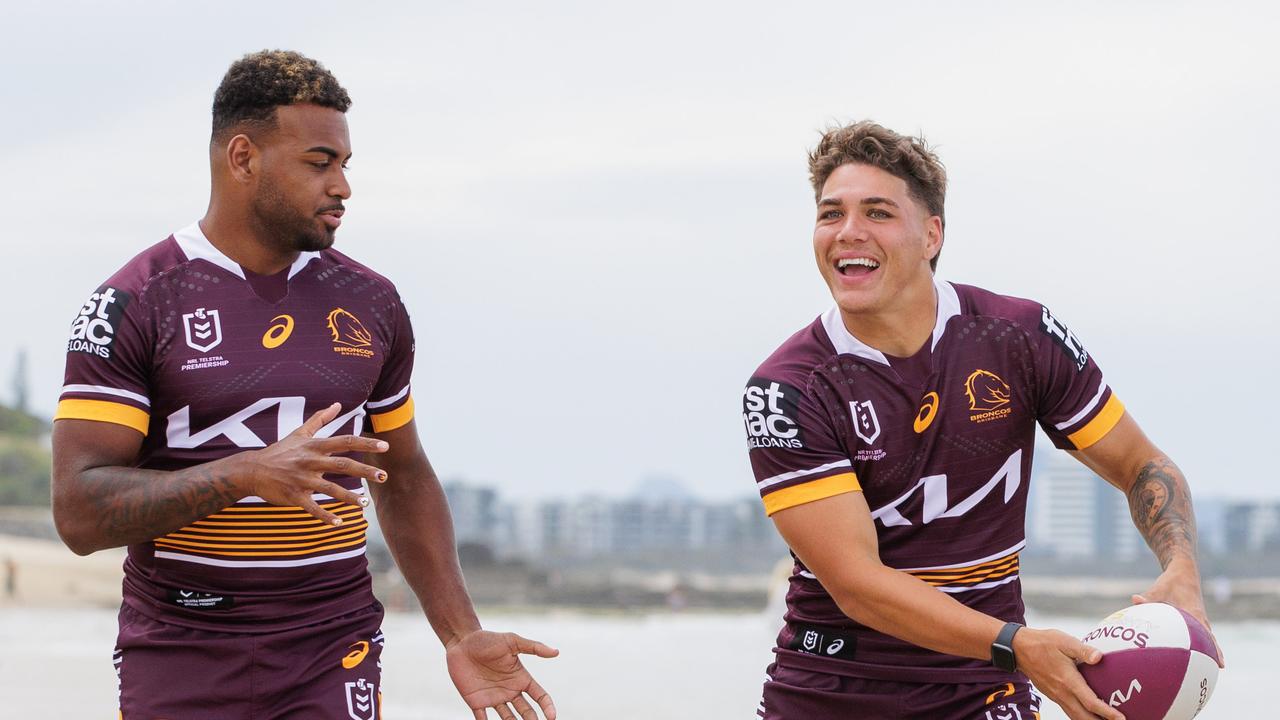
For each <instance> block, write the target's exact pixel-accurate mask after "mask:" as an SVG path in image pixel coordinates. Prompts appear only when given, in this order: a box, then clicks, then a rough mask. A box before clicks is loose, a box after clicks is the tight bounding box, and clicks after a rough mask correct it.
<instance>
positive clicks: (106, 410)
mask: <svg viewBox="0 0 1280 720" xmlns="http://www.w3.org/2000/svg"><path fill="white" fill-rule="evenodd" d="M53 419H54V420H96V421H98V422H109V423H112V424H114V425H123V426H125V427H127V428H133V429H134V430H137V431H138V432H140V433H142V434H143V435H146V434H147V430H148V428H150V426H151V416H150V415H149V414H147V412H146V411H145V410H139V409H138V408H136V407H133V406H132V405H123V404H121V403H116V402H111V401H109V400H77V399H71V400H59V401H58V409H57V411H56V412H54V414H53Z"/></svg>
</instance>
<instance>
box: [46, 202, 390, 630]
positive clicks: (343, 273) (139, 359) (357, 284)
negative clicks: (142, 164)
mask: <svg viewBox="0 0 1280 720" xmlns="http://www.w3.org/2000/svg"><path fill="white" fill-rule="evenodd" d="M413 353H414V341H413V331H412V328H411V326H410V323H409V317H408V314H407V312H406V311H405V308H404V306H403V304H402V303H401V301H400V297H399V295H398V294H397V293H396V290H395V287H394V286H393V285H392V284H391V283H390V281H388V280H386V279H385V278H383V277H382V276H380V275H378V274H376V273H374V272H373V271H371V270H369V269H368V268H366V267H364V266H362V265H360V264H358V263H356V262H355V261H353V260H351V259H350V258H348V257H346V256H345V255H343V254H341V253H339V252H336V251H334V250H325V251H322V252H308V253H302V254H301V255H300V256H299V257H298V259H297V261H296V262H295V263H294V264H293V265H292V266H291V267H289V268H287V269H285V270H284V271H282V272H280V273H279V274H277V275H273V276H259V275H255V274H253V273H251V272H249V271H246V270H244V269H243V268H241V267H240V266H239V265H237V264H236V263H235V262H233V261H232V260H230V259H229V258H227V257H226V256H225V255H223V254H222V253H221V252H219V251H218V250H217V248H215V247H214V246H213V244H212V243H210V242H209V241H208V239H207V238H205V236H204V234H203V233H202V232H201V230H200V227H199V226H198V225H197V224H192V225H191V226H189V227H187V228H185V229H183V230H181V231H179V232H177V233H174V234H173V235H172V236H170V237H168V238H166V239H165V240H164V241H162V242H160V243H158V244H156V245H154V246H152V247H151V248H148V249H147V250H145V251H143V252H142V253H140V254H139V255H137V256H136V257H134V258H133V259H132V260H131V261H129V262H128V263H127V264H126V265H125V266H124V267H123V268H121V269H120V270H119V271H118V272H116V273H115V274H114V275H113V276H112V277H111V278H109V279H108V280H107V281H106V283H105V284H103V285H102V287H100V288H98V289H97V290H95V291H94V292H93V293H92V294H91V295H90V296H89V298H88V299H87V300H86V301H85V303H84V305H83V306H82V307H81V308H80V309H79V311H78V313H77V315H76V317H75V318H74V320H73V321H72V324H71V336H70V339H69V341H68V343H67V366H66V384H65V385H64V387H63V388H62V395H61V398H60V400H59V403H58V410H57V414H56V416H55V418H56V419H77V420H93V421H99V422H107V423H115V424H118V425H123V426H126V427H130V428H133V429H134V430H137V431H138V432H139V433H142V435H143V436H144V437H143V441H142V447H141V451H140V456H139V458H138V466H139V467H142V468H149V469H155V470H176V469H181V468H186V467H190V466H192V465H196V464H199V463H204V462H208V461H211V460H215V459H218V458H222V457H226V456H228V455H231V454H234V453H238V452H242V451H244V450H250V449H254V448H262V447H265V446H267V445H270V444H272V443H274V442H276V441H277V440H280V439H281V438H283V437H285V436H286V435H288V434H289V433H291V432H293V431H294V430H295V429H297V428H298V427H299V426H300V425H302V423H303V421H304V420H305V419H306V418H307V417H309V416H310V415H311V414H313V413H315V412H317V411H319V410H322V409H324V408H325V407H327V406H329V405H331V404H332V403H334V402H337V403H340V404H341V406H342V409H341V411H340V415H339V416H338V417H337V418H336V419H335V420H334V421H333V422H331V423H329V424H328V425H326V426H325V427H324V428H323V429H321V431H320V432H319V433H318V435H319V436H321V437H328V436H334V435H344V434H357V435H358V434H360V433H361V432H362V431H365V430H367V429H372V430H373V431H386V430H392V429H395V428H397V427H400V426H403V425H405V424H406V423H408V422H409V421H410V420H412V419H413V398H412V396H411V394H410V388H409V381H410V375H411V372H412V369H413ZM326 477H327V479H329V480H332V481H333V482H336V483H337V484H339V485H341V486H343V487H345V488H347V489H350V490H355V491H357V492H363V490H362V489H361V488H362V484H361V482H360V479H359V478H355V477H340V476H333V475H329V476H326ZM313 498H314V499H315V500H316V502H317V503H319V504H320V506H321V507H325V508H327V509H328V510H329V511H330V512H333V513H334V514H335V515H337V516H338V517H341V518H343V524H342V525H340V526H337V527H334V526H331V525H327V524H325V523H323V522H322V521H320V520H317V519H316V518H314V517H312V516H311V515H309V514H307V513H306V512H304V511H303V510H302V509H301V508H298V507H279V506H275V505H271V504H269V503H266V502H264V501H263V500H262V499H261V498H257V497H246V498H243V499H242V500H240V501H239V502H237V503H235V504H234V505H232V506H231V507H228V508H225V509H223V510H220V511H219V512H217V513H214V514H213V515H210V516H209V517H206V518H203V519H200V520H198V521H196V522H194V523H192V524H191V525H189V526H188V527H184V528H182V529H180V530H177V531H175V532H172V533H169V534H168V535H165V536H163V537H158V538H155V539H154V540H153V541H151V542H147V543H141V544H137V545H132V546H130V547H129V552H128V558H127V560H126V561H125V565H124V570H125V581H124V599H125V602H126V603H127V604H128V605H129V606H131V607H133V608H134V609H136V610H137V611H138V612H141V613H143V614H145V615H147V616H150V617H153V618H155V619H158V620H162V621H165V622H169V623H173V624H177V625H184V626H187V627H193V628H200V629H210V630H223V631H226V630H228V629H229V628H234V629H235V630H236V631H239V632H266V631H273V630H280V629H286V628H290V627H295V626H299V625H305V624H311V623H316V622H321V621H323V620H326V619H328V618H331V617H336V616H339V615H343V614H345V613H349V612H352V611H354V610H358V609H360V608H363V607H366V606H368V605H369V604H370V603H372V602H373V595H372V591H371V588H370V578H369V573H368V567H367V562H366V559H365V554H364V553H365V531H366V527H367V523H366V521H365V518H364V513H363V510H362V509H361V508H360V507H357V506H353V505H349V504H346V503H343V502H340V501H337V500H335V499H333V498H331V497H329V496H327V495H323V494H316V495H314V496H313Z"/></svg>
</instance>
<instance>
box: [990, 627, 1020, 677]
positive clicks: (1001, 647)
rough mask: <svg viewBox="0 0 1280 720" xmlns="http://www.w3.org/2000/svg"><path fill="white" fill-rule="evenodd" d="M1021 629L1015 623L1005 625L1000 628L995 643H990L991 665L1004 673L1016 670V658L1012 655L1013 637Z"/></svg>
mask: <svg viewBox="0 0 1280 720" xmlns="http://www.w3.org/2000/svg"><path fill="white" fill-rule="evenodd" d="M1021 629H1022V626H1021V625H1019V624H1018V623H1016V622H1011V623H1005V624H1004V627H1002V628H1000V634H999V635H997V636H996V641H995V642H993V643H991V664H992V665H995V666H996V667H998V668H1000V669H1001V670H1004V671H1005V672H1014V671H1016V670H1017V669H1018V658H1016V657H1014V655H1013V636H1014V635H1016V634H1017V632H1018V631H1019V630H1021Z"/></svg>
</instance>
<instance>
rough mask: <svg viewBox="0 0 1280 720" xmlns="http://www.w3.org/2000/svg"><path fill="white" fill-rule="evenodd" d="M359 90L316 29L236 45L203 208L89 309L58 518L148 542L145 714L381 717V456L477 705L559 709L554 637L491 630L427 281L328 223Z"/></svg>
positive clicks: (341, 181)
mask: <svg viewBox="0 0 1280 720" xmlns="http://www.w3.org/2000/svg"><path fill="white" fill-rule="evenodd" d="M350 104H351V101H350V98H349V97H348V95H347V92H346V90H344V89H343V88H342V87H341V86H340V85H339V84H338V82H337V80H336V79H335V78H334V77H333V75H331V74H330V73H329V72H328V71H327V70H325V69H324V68H323V67H322V66H321V65H320V64H319V63H317V62H315V61H314V60H311V59H308V58H306V57H303V56H302V55H299V54H297V53H293V52H282V51H264V52H260V53H255V54H252V55H247V56H245V57H244V58H242V59H241V60H239V61H237V62H236V63H234V64H233V65H232V66H231V68H230V69H229V70H228V71H227V74H226V76H225V77H224V78H223V80H222V83H221V85H220V86H219V87H218V90H217V93H216V94H215V96H214V103H213V137H212V140H211V142H210V146H209V158H210V167H211V174H212V191H211V197H210V203H209V209H208V211H207V213H206V214H205V216H204V218H202V219H201V220H200V221H198V222H195V223H192V224H191V225H189V226H187V227H185V228H183V229H181V230H179V231H177V232H175V233H173V234H172V235H171V236H169V237H168V238H166V239H165V240H163V241H161V242H160V243H158V244H156V245H154V246H152V247H150V248H148V249H147V250H144V251H143V252H142V253H140V254H139V255H137V256H136V257H135V258H133V259H132V260H130V261H129V262H128V263H127V264H126V265H125V266H124V267H123V268H122V269H121V270H119V271H118V272H116V273H115V274H114V275H113V276H111V278H109V279H108V280H107V281H106V283H104V284H103V285H102V286H101V287H99V288H98V289H97V290H96V291H95V292H94V293H93V294H92V295H90V296H89V299H88V301H86V302H85V304H84V306H83V307H82V308H81V309H80V312H79V314H78V315H77V317H76V319H75V321H74V322H73V323H72V327H71V339H70V341H69V342H68V346H67V370H66V385H65V386H64V387H63V392H62V396H61V399H60V401H59V404H58V411H57V414H56V417H55V419H56V422H55V423H54V430H53V454H54V473H53V503H54V504H53V511H54V519H55V521H56V522H57V526H58V532H59V533H60V534H61V535H62V538H63V539H64V541H65V542H66V543H67V545H68V546H69V547H71V549H73V550H74V551H76V552H77V553H80V554H88V553H91V552H93V551H95V550H100V549H102V548H109V547H119V546H128V550H129V553H128V558H127V559H126V560H125V564H124V604H123V606H122V607H121V610H120V633H119V639H118V644H117V648H116V652H115V665H116V671H117V674H118V676H119V680H120V712H121V715H122V717H123V718H124V720H133V719H134V718H159V717H166V718H182V719H183V720H193V719H200V718H208V719H210V720H214V719H216V720H249V719H250V718H254V719H259V718H261V719H270V718H307V719H308V720H312V719H318V720H325V719H326V718H332V719H334V720H337V719H341V720H352V719H354V720H373V719H374V718H380V717H381V716H382V715H381V694H382V693H381V668H382V664H381V659H380V658H381V651H382V645H383V635H382V632H381V630H380V629H379V627H380V624H381V621H382V615H383V611H382V606H381V605H380V604H379V603H378V602H377V600H376V599H375V598H374V596H373V593H372V589H371V582H370V576H369V571H368V565H367V562H366V559H365V530H366V527H367V522H366V520H365V517H364V512H365V508H366V507H368V505H369V498H368V497H367V496H366V495H365V491H364V489H363V483H362V482H361V478H367V479H369V480H370V481H371V483H370V486H369V487H370V492H371V493H372V496H373V499H374V500H375V501H376V503H375V504H376V507H377V512H378V517H379V519H380V520H381V525H382V529H383V533H384V535H385V537H386V540H387V544H388V545H389V547H390V549H391V552H392V554H393V555H394V556H395V559H396V561H397V563H398V564H399V566H400V569H401V571H402V573H403V574H404V576H405V578H406V579H407V580H408V582H409V584H410V585H411V586H412V587H413V589H414V591H415V592H416V593H417V595H418V598H419V600H420V601H421V603H422V607H423V609H424V610H425V612H426V615H427V619H428V621H429V622H430V623H431V626H432V628H434V630H435V631H436V633H437V635H438V636H439V637H440V640H441V641H442V642H443V643H444V644H445V646H446V648H447V651H446V659H447V664H448V670H449V673H450V675H451V677H452V678H453V681H454V684H455V685H456V686H457V688H458V691H459V693H460V694H461V695H462V697H463V699H464V701H465V702H466V703H467V705H468V706H469V707H470V708H471V709H472V710H473V712H474V715H475V717H476V718H478V719H480V720H483V718H485V717H486V713H487V710H486V709H487V708H491V709H493V710H495V711H496V712H497V713H498V715H499V716H500V717H502V718H507V719H509V720H510V719H513V718H515V717H516V715H517V713H518V714H519V716H520V717H521V718H524V719H525V720H533V719H534V718H536V716H537V712H536V711H535V710H534V709H533V706H534V705H537V706H539V707H540V708H541V709H542V711H543V713H544V714H545V716H546V717H547V718H548V720H553V719H554V718H555V707H554V705H553V704H552V702H551V698H550V696H548V695H547V693H546V691H544V690H543V689H542V688H541V687H540V686H539V685H538V683H537V682H536V681H534V680H533V678H532V677H530V675H529V673H528V672H527V671H526V670H525V669H524V667H523V666H522V664H521V662H520V660H519V658H518V655H519V654H520V653H533V654H536V655H539V656H542V657H552V656H554V655H555V654H556V651H555V650H553V649H551V648H549V647H547V646H546V645H543V644H542V643H536V642H532V641H529V640H526V639H524V638H521V637H519V636H517V635H514V634H512V633H493V632H488V631H485V630H482V629H481V628H480V623H479V621H478V620H477V618H476V614H475V611H474V609H473V608H472V606H471V601H470V598H469V597H468V595H467V591H466V588H465V585H464V584H463V579H462V574H461V571H460V570H459V567H458V562H457V554H456V551H455V549H454V540H453V527H452V523H451V521H450V518H449V510H448V506H447V504H446V502H445V497H444V493H443V492H442V490H441V488H440V484H439V482H438V481H437V479H436V477H435V474H434V472H433V471H432V469H431V465H430V463H429V462H428V461H427V458H426V455H425V454H424V452H423V450H422V446H421V445H420V444H419V441H418V432H417V429H416V426H415V423H414V409H413V407H414V406H413V398H412V394H411V393H410V382H409V381H410V374H411V373H412V370H413V355H414V340H413V330H412V327H411V326H410V323H409V316H408V314H407V312H406V311H405V308H404V304H403V303H402V302H401V300H400V296H399V294H398V293H397V292H396V289H395V287H394V286H393V285H392V284H391V282H390V281H388V280H387V279H386V278H384V277H382V276H381V275H378V274H377V273H375V272H373V271H372V270H370V269H369V268H367V267H365V266H363V265H361V264H359V263H357V262H355V261H354V260H352V259H350V258H349V257H347V256H346V255H343V254H342V253H339V252H337V251H335V250H333V249H332V248H331V246H332V245H333V242H334V235H335V232H336V231H337V229H338V227H339V226H340V225H341V223H342V216H343V212H344V210H345V201H346V200H347V199H348V198H349V197H350V196H351V187H350V185H349V184H348V182H347V177H346V169H347V161H348V159H349V158H350V157H351V139H350V135H349V133H348V131H347V120H346V115H345V113H346V111H347V108H348V107H349V106H350ZM366 430H371V433H368V434H366Z"/></svg>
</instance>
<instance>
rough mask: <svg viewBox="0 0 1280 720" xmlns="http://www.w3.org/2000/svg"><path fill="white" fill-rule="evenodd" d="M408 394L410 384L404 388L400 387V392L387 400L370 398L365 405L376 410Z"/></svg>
mask: <svg viewBox="0 0 1280 720" xmlns="http://www.w3.org/2000/svg"><path fill="white" fill-rule="evenodd" d="M408 394H409V386H408V385H405V386H404V387H403V388H401V389H400V392H398V393H396V394H395V395H392V396H391V397H389V398H387V399H386V400H370V401H369V402H367V403H365V404H364V406H365V407H367V408H369V409H370V410H376V409H378V408H380V407H386V406H388V405H390V404H391V403H393V402H395V401H397V400H399V399H400V398H402V397H404V396H405V395H408Z"/></svg>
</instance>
